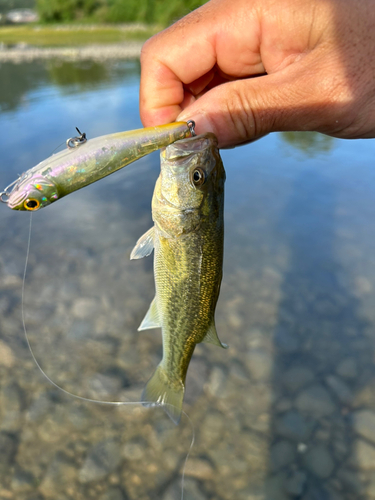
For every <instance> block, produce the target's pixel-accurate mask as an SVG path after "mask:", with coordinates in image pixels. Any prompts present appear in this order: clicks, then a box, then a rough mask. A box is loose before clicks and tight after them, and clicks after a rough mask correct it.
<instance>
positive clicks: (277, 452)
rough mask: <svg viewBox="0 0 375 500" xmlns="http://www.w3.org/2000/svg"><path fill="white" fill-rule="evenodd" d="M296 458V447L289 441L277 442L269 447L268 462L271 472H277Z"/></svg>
mask: <svg viewBox="0 0 375 500" xmlns="http://www.w3.org/2000/svg"><path fill="white" fill-rule="evenodd" d="M295 458H296V447H295V445H294V446H293V445H292V444H291V443H290V442H289V441H285V440H283V441H279V442H278V443H276V444H274V445H273V446H272V447H271V451H270V462H271V470H272V471H275V472H276V471H278V470H279V469H281V468H282V467H285V466H286V465H289V464H290V463H292V462H293V461H294V459H295Z"/></svg>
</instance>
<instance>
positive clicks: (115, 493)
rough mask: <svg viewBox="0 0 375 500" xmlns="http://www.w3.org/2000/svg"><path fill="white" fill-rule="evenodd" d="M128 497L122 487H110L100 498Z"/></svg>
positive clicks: (109, 499)
mask: <svg viewBox="0 0 375 500" xmlns="http://www.w3.org/2000/svg"><path fill="white" fill-rule="evenodd" d="M127 498H128V497H127V496H126V495H125V494H124V493H123V492H122V491H121V490H120V488H110V489H109V490H108V491H106V492H105V493H104V495H102V496H101V497H100V499H99V500H127Z"/></svg>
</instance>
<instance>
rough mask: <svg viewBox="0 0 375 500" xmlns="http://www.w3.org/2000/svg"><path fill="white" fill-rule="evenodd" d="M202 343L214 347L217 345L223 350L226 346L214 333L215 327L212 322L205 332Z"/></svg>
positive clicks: (215, 332)
mask: <svg viewBox="0 0 375 500" xmlns="http://www.w3.org/2000/svg"><path fill="white" fill-rule="evenodd" d="M202 342H207V343H208V344H214V345H217V346H219V347H223V348H224V349H227V348H228V346H227V344H223V343H222V342H221V341H220V339H219V337H218V335H217V331H216V327H215V323H214V322H212V323H211V325H210V327H209V329H208V330H207V333H206V335H205V337H204V339H203V340H202Z"/></svg>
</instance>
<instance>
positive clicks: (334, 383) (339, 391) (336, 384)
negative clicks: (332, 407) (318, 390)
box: [326, 375, 353, 405]
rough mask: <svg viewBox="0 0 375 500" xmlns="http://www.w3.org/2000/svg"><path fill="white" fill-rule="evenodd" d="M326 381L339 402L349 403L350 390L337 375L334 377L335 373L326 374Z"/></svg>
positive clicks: (351, 395)
mask: <svg viewBox="0 0 375 500" xmlns="http://www.w3.org/2000/svg"><path fill="white" fill-rule="evenodd" d="M326 382H327V385H328V386H329V387H330V389H332V391H333V392H334V393H335V395H336V396H337V398H338V399H339V400H340V401H341V403H343V404H345V405H349V404H350V403H351V402H352V400H353V393H352V391H351V390H350V389H349V387H348V386H347V385H346V384H345V382H343V381H342V380H341V379H340V378H339V377H336V376H335V375H328V377H326Z"/></svg>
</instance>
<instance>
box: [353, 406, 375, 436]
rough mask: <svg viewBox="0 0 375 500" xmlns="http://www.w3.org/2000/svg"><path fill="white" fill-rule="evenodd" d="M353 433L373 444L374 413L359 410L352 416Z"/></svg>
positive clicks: (374, 432)
mask: <svg viewBox="0 0 375 500" xmlns="http://www.w3.org/2000/svg"><path fill="white" fill-rule="evenodd" d="M352 422H353V429H354V432H356V433H357V434H359V435H360V436H362V437H364V438H366V439H368V440H369V441H371V442H372V443H374V444H375V412H373V411H371V410H359V411H356V412H355V413H353V415H352Z"/></svg>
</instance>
